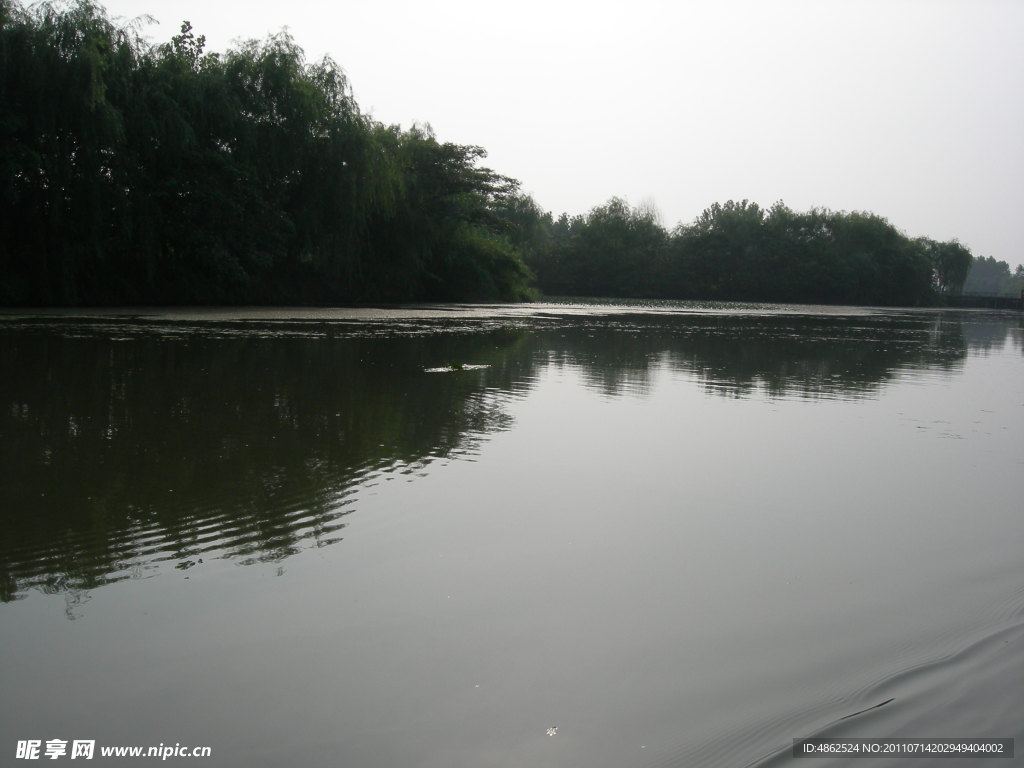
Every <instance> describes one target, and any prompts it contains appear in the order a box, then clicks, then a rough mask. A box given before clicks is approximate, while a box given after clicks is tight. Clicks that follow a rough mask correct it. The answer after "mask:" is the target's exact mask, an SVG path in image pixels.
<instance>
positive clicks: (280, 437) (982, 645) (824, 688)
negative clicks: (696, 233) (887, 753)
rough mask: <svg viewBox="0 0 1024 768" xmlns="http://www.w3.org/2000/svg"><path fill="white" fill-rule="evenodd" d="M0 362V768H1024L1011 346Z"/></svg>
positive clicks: (780, 328)
mask: <svg viewBox="0 0 1024 768" xmlns="http://www.w3.org/2000/svg"><path fill="white" fill-rule="evenodd" d="M0 359H2V361H3V371H4V373H3V376H2V378H0V598H2V601H3V602H2V603H0V642H2V647H3V651H4V654H3V659H4V660H3V662H0V685H2V690H3V695H2V697H0V754H2V755H4V757H3V759H2V760H0V763H2V764H4V765H7V764H11V763H13V762H15V760H14V758H15V753H16V746H17V742H18V741H19V740H26V739H40V740H42V741H43V742H44V745H45V741H46V740H47V739H66V740H69V741H70V740H73V739H87V740H95V741H96V744H97V750H98V749H99V747H100V746H105V745H140V746H146V747H148V746H156V745H159V744H164V745H173V744H181V745H184V746H189V747H191V746H209V747H210V748H211V750H212V757H210V758H208V759H205V760H201V761H190V760H185V759H178V760H174V759H171V760H170V761H169V762H172V763H173V762H197V763H198V762H201V763H202V764H203V765H210V766H247V767H251V766H255V767H262V766H282V765H294V766H328V765H331V766H335V765H336V766H353V767H354V768H362V767H364V766H366V767H369V768H376V767H380V768H403V767H404V766H417V767H423V768H450V767H452V766H472V767H475V766H484V767H496V768H519V767H522V766H538V767H541V768H544V767H549V766H550V767H552V768H555V767H559V768H560V767H562V766H587V767H588V768H591V767H596V768H602V767H607V768H619V767H622V766H641V767H650V766H704V765H707V766H751V765H776V764H786V763H787V762H789V759H788V758H787V755H788V754H789V750H790V747H791V745H792V740H793V739H794V738H797V737H802V736H807V735H811V734H819V735H844V736H859V737H879V738H881V737H893V736H903V737H955V738H968V737H969V738H980V737H1002V738H1006V737H1015V738H1017V749H1018V753H1021V752H1024V696H1022V694H1021V691H1024V330H1022V321H1021V316H1020V315H1019V314H1014V313H1006V314H996V313H985V312H960V313H952V312H911V311H902V312H901V311H869V310H861V309H836V308H821V309H817V308H810V307H802V308H801V307H788V308H787V307H770V306H761V307H758V306H731V307H730V306H719V307H695V306H689V307H687V306H681V305H650V306H629V305H617V306H601V305H559V304H551V305H526V306H495V307H479V306H477V307H418V308H402V309H382V310H373V309H365V310H323V311H315V310H295V311H291V310H241V311H236V312H227V313H225V312H215V311H190V312H189V311H185V312H157V313H154V312H148V311H138V312H127V313H120V314H118V313H103V312H94V313H81V314H79V315H76V316H67V315H60V314H57V313H47V314H35V315H16V314H11V313H8V314H6V315H0ZM890 699H891V701H889V702H888V703H887V704H885V705H884V706H881V707H877V708H875V709H870V710H869V711H867V712H863V713H862V714H856V715H854V713H857V712H861V711H862V710H865V709H867V708H869V707H875V705H877V704H879V703H881V702H883V701H886V700H890ZM849 715H854V716H853V717H848V716H849ZM556 728H557V730H556V731H553V735H548V732H549V729H556ZM64 759H68V758H64ZM17 762H18V763H20V761H17ZM108 762H110V763H111V764H122V765H123V764H127V762H131V761H125V760H123V759H122V760H110V761H108ZM793 762H796V764H797V765H808V766H815V765H816V766H824V765H828V764H829V763H828V762H827V761H822V760H812V761H805V760H800V761H793ZM1020 763H1021V758H1016V759H1015V760H1000V761H996V762H990V761H985V762H984V764H986V765H1012V764H1020ZM94 764H100V765H102V764H104V761H103V760H101V759H99V756H98V754H97V758H96V759H95V762H94ZM836 764H837V765H839V764H846V763H841V762H839V763H836ZM849 764H850V765H852V766H855V767H856V766H866V765H874V766H879V765H885V764H886V763H884V762H883V761H871V762H869V763H865V762H864V761H862V760H858V761H855V762H854V761H850V762H849ZM942 764H943V765H948V766H954V765H969V764H973V763H972V762H971V761H958V760H950V761H942ZM892 765H894V766H896V765H905V761H903V760H899V761H893V762H892Z"/></svg>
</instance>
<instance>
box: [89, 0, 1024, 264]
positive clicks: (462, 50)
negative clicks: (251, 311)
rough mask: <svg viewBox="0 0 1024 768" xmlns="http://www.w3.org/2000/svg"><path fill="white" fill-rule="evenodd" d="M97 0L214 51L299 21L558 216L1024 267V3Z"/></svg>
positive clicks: (407, 110)
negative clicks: (714, 217)
mask: <svg viewBox="0 0 1024 768" xmlns="http://www.w3.org/2000/svg"><path fill="white" fill-rule="evenodd" d="M101 4H102V5H104V6H105V7H106V8H107V10H108V11H109V13H110V14H111V15H112V16H115V17H124V18H125V19H128V18H133V17H136V16H139V15H141V14H149V15H151V16H153V17H154V18H155V19H156V21H158V22H159V24H153V25H150V26H147V27H145V28H144V29H143V34H144V36H145V37H147V38H149V39H150V40H151V41H153V42H165V41H167V40H169V39H170V37H171V35H173V34H176V33H177V31H178V27H179V26H180V24H181V21H182V20H183V19H188V20H189V21H191V22H192V25H193V28H194V31H195V33H196V34H197V35H198V34H205V35H206V37H207V50H208V51H211V50H213V51H222V50H225V49H226V48H228V47H229V46H230V45H231V44H232V41H233V40H236V39H240V38H241V39H244V38H253V37H255V38H263V37H265V36H266V35H267V34H269V33H274V32H279V31H280V30H281V29H282V28H284V27H287V28H288V30H289V32H290V33H291V34H292V36H293V37H294V39H295V41H296V42H297V43H298V44H299V45H300V46H301V47H302V48H303V49H304V50H305V51H306V54H307V57H308V59H309V60H314V59H319V58H320V57H322V56H324V55H329V56H331V57H332V58H333V59H334V60H335V61H337V62H338V64H339V65H341V67H342V68H343V69H344V70H345V72H346V74H347V75H348V77H349V80H350V82H351V85H352V88H353V90H354V93H355V96H356V100H357V101H358V103H359V105H360V107H361V108H362V110H363V111H364V112H368V113H370V114H371V115H372V116H373V117H374V118H375V119H377V120H379V121H381V122H384V123H399V124H401V125H402V126H403V127H409V126H410V125H411V124H412V123H413V122H428V123H430V124H431V125H432V126H433V128H434V130H435V132H436V134H437V137H438V138H439V139H440V140H442V141H455V142H459V143H465V144H478V145H480V146H483V147H484V148H485V149H486V150H487V151H488V153H489V158H488V160H487V165H488V166H489V167H491V168H493V169H494V170H496V171H498V172H500V173H504V174H506V175H508V176H512V177H514V178H517V179H519V180H520V181H521V182H522V186H523V190H524V191H526V192H529V193H531V194H532V195H533V196H534V198H535V199H536V200H537V202H538V203H539V204H540V205H541V206H542V207H543V208H545V209H546V210H550V211H552V212H553V213H555V215H558V214H559V213H561V212H563V211H564V212H568V213H570V214H575V213H584V212H586V211H587V210H589V209H590V208H592V207H593V206H595V205H598V204H600V203H603V202H605V201H606V200H608V198H610V197H612V196H613V195H617V196H620V197H624V198H626V199H627V200H628V201H629V202H630V203H632V204H634V205H636V204H640V203H650V202H653V203H654V204H655V205H656V207H657V209H658V210H659V211H660V212H661V216H662V223H663V224H664V225H665V226H666V227H672V226H674V225H675V224H677V223H679V222H684V223H686V222H690V221H692V220H693V219H694V218H696V217H697V216H698V215H699V214H700V212H701V211H702V210H703V209H704V208H706V207H707V206H708V205H710V204H711V203H713V202H716V201H718V202H724V201H726V200H728V199H735V200H741V199H744V198H747V199H750V200H752V201H754V202H757V203H759V204H761V205H762V206H765V207H767V206H770V205H771V204H772V203H774V202H775V201H776V200H780V199H781V200H784V201H785V202H786V203H787V204H788V205H789V206H790V207H792V208H794V209H796V210H799V211H804V210H807V209H809V208H811V207H814V206H820V207H826V208H831V209H833V210H846V211H852V210H861V211H871V212H873V213H877V214H880V215H882V216H885V217H886V218H888V219H889V221H891V222H892V223H893V224H894V225H896V226H897V227H898V228H899V229H901V230H902V231H903V232H905V233H906V234H907V235H909V236H912V237H913V236H917V235H926V236H928V237H932V238H934V239H937V240H948V239H952V238H957V239H959V240H960V241H961V242H963V243H964V244H965V245H967V246H968V247H969V248H970V249H971V250H972V251H973V253H974V254H975V256H995V257H996V258H997V259H999V260H1002V261H1007V262H1009V263H1010V265H1011V268H1012V267H1014V266H1015V265H1017V264H1019V263H1021V262H1024V2H1021V0H675V1H674V2H659V1H658V0H631V1H630V2H615V3H609V2H601V1H600V0H590V1H589V2H567V1H565V0H546V1H545V2H536V1H535V0H519V1H518V2H514V3H512V2H509V3H501V4H498V3H489V2H486V1H483V2H482V1H481V0H473V1H470V0H452V1H447V0H437V1H435V2H431V1H430V0H417V1H416V2H410V1H407V0H391V1H390V2H381V1H380V0H348V1H347V2H343V3H342V2H339V3H326V2H314V0H287V1H285V2H282V1H281V0H275V1H274V2H270V1H269V0H245V1H244V2H243V1H242V0H107V2H101Z"/></svg>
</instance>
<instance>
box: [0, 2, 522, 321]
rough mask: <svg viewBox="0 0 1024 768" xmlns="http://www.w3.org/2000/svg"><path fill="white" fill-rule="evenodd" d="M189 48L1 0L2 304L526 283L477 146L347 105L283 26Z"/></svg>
mask: <svg viewBox="0 0 1024 768" xmlns="http://www.w3.org/2000/svg"><path fill="white" fill-rule="evenodd" d="M204 46H205V39H204V38H203V37H201V36H200V37H196V36H195V35H194V34H193V32H192V29H191V26H190V25H189V24H188V23H187V22H186V23H185V24H184V25H182V29H181V34H179V35H176V36H175V37H174V38H172V40H171V42H170V43H168V44H165V45H160V46H151V45H148V44H146V43H145V42H143V41H142V40H141V39H140V38H139V37H138V36H137V35H136V34H135V33H134V32H133V31H132V30H131V29H124V28H119V27H118V26H116V25H115V24H113V23H112V22H111V21H110V20H109V19H108V18H107V16H106V15H105V12H104V11H103V10H102V9H101V8H100V7H99V6H97V5H95V4H93V3H91V2H88V0H77V1H76V2H73V3H69V4H66V5H60V6H56V5H53V4H41V5H35V6H31V7H30V8H29V9H27V10H26V9H24V8H22V7H21V6H19V5H18V4H16V3H15V2H13V0H0V63H2V73H3V76H2V80H0V243H2V251H0V269H2V273H3V275H4V280H3V283H2V287H0V303H4V304H25V303H44V304H76V303H115V302H141V301H147V302H242V301H275V302H280V301H289V302H303V303H305V302H313V301H355V300H361V299H377V298H387V299H393V300H411V299H427V298H430V299H450V298H457V297H458V298H496V299H518V298H523V297H525V296H527V295H528V282H529V273H528V271H527V270H526V268H525V267H524V265H523V263H522V261H521V260H520V259H519V258H518V257H517V256H516V253H515V251H514V250H513V248H512V246H511V244H510V242H509V240H508V237H507V236H506V229H507V225H506V223H505V222H503V221H502V220H500V218H499V217H498V216H497V215H496V214H495V210H496V207H497V206H498V204H499V203H500V202H501V201H502V199H503V198H504V197H506V196H508V195H510V194H511V193H512V192H514V190H515V186H516V184H515V182H514V181H512V180H511V179H508V178H505V177H503V176H500V175H498V174H496V173H494V172H492V171H490V170H488V169H486V168H482V167H480V166H479V161H480V160H481V159H482V158H483V157H484V156H485V153H484V151H483V150H482V149H480V148H479V147H473V146H462V145H456V144H450V143H441V142H439V141H437V140H436V139H435V138H434V136H433V135H432V133H431V132H430V131H429V129H422V128H414V129H412V130H409V131H401V130H399V129H398V128H395V127H390V128H389V127H385V126H383V125H380V124H378V123H376V122H374V121H373V120H371V119H369V118H368V117H366V116H364V115H362V114H361V113H360V111H359V108H358V106H357V104H356V103H355V100H354V99H353V97H352V93H351V90H350V89H349V86H348V83H347V81H346V79H345V76H344V74H343V73H342V71H341V70H340V69H339V68H338V66H337V65H336V64H335V63H334V62H332V61H331V60H329V59H325V60H323V61H320V62H316V63H312V64H311V63H307V62H306V61H305V59H304V56H303V52H302V50H301V49H300V48H299V47H298V46H297V45H296V44H295V43H294V41H293V40H292V39H291V38H290V37H289V36H288V35H287V34H285V33H281V34H279V35H276V36H273V37H271V38H269V39H268V40H266V41H264V42H255V41H251V42H248V43H245V44H243V45H241V46H239V47H237V48H235V49H233V50H230V51H229V52H227V53H226V54H224V55H218V54H208V53H205V52H204Z"/></svg>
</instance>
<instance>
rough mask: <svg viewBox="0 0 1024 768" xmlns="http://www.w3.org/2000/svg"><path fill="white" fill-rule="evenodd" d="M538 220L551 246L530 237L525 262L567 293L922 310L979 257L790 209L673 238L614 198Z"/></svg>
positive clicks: (857, 217) (712, 218) (891, 230)
mask: <svg viewBox="0 0 1024 768" xmlns="http://www.w3.org/2000/svg"><path fill="white" fill-rule="evenodd" d="M538 221H540V223H541V224H543V226H544V227H545V229H546V233H547V239H546V240H544V239H543V238H539V237H536V236H534V237H533V241H532V243H531V247H530V248H528V249H527V250H526V252H525V253H526V258H527V262H528V263H529V264H530V266H531V267H532V269H533V270H534V271H535V272H536V274H537V276H538V281H539V284H540V287H541V289H542V290H544V291H545V292H549V293H556V294H564V295H579V296H584V295H603V296H619V297H637V296H646V297H652V298H673V299H723V300H724V299H729V300H741V301H797V302H825V303H846V304H889V305H896V304H905V305H921V304H930V303H934V302H935V301H936V300H937V298H938V297H939V296H940V295H941V294H944V293H957V292H958V291H959V290H960V289H961V287H962V286H963V283H964V280H965V279H966V276H967V270H968V269H969V267H970V265H971V258H972V257H971V253H970V251H969V250H967V249H966V248H965V247H964V246H962V245H960V244H959V243H956V242H951V243H937V242H935V241H933V240H929V239H927V238H917V239H910V238H908V237H906V236H905V235H904V234H902V233H901V232H900V231H899V230H897V229H896V228H895V227H894V226H893V225H892V224H890V223H889V222H888V221H886V220H885V219H883V218H881V217H879V216H876V215H874V214H869V213H858V212H854V213H845V212H835V211H829V210H823V209H814V210H811V211H809V212H807V213H798V212H795V211H793V210H791V209H790V208H788V207H787V206H786V205H784V204H782V203H776V204H775V205H774V206H772V207H771V208H770V209H768V210H765V209H762V208H761V207H760V206H758V205H757V204H756V203H750V202H748V201H746V200H744V201H742V202H738V203H737V202H734V201H731V200H730V201H728V202H726V203H724V204H719V203H715V204H714V205H712V206H711V207H710V208H708V209H706V210H705V211H704V212H703V213H702V214H701V215H700V216H699V217H698V218H697V220H696V221H694V222H693V223H692V224H689V225H680V226H678V227H676V228H675V229H674V230H673V231H672V232H667V231H666V230H665V229H663V228H662V226H661V225H660V224H659V223H658V221H657V218H656V216H654V215H653V214H651V213H650V212H649V211H644V210H640V209H632V208H630V207H629V206H628V205H627V204H626V203H625V202H623V201H622V200H618V199H613V200H611V201H610V202H609V203H607V204H606V205H603V206H599V207H597V208H594V209H593V210H592V211H591V212H590V213H589V214H588V215H586V216H577V217H574V218H571V219H570V218H568V217H565V216H563V217H562V218H561V219H559V220H557V221H554V220H552V219H551V217H547V219H538Z"/></svg>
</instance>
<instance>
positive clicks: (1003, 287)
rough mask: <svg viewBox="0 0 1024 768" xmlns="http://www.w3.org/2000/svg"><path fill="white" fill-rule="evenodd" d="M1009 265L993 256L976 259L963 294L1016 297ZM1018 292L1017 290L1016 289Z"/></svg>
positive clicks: (972, 264)
mask: <svg viewBox="0 0 1024 768" xmlns="http://www.w3.org/2000/svg"><path fill="white" fill-rule="evenodd" d="M1014 288H1015V283H1014V278H1013V276H1012V275H1011V274H1010V265H1009V264H1007V263H1006V262H1005V261H996V259H995V257H993V256H981V257H976V258H975V259H974V261H973V262H972V263H971V270H970V272H969V273H968V275H967V282H966V283H965V285H964V292H965V293H981V294H1001V293H1002V294H1006V295H1016V293H1017V291H1015V290H1014ZM1018 290H1019V289H1018Z"/></svg>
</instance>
